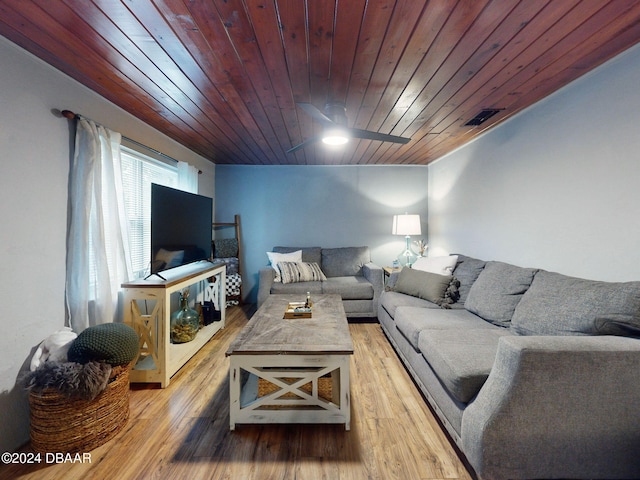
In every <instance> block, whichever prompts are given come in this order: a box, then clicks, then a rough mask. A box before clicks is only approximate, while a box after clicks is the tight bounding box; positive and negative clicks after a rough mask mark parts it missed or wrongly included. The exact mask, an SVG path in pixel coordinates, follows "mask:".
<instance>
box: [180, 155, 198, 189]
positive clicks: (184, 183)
mask: <svg viewBox="0 0 640 480" xmlns="http://www.w3.org/2000/svg"><path fill="white" fill-rule="evenodd" d="M178 188H179V189H180V190H184V191H185V192H189V193H198V169H197V168H196V167H193V166H191V165H189V164H188V163H187V162H178Z"/></svg>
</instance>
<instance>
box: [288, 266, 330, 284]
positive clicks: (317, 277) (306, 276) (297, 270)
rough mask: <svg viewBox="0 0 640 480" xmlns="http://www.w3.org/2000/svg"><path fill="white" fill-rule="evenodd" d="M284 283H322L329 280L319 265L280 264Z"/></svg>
mask: <svg viewBox="0 0 640 480" xmlns="http://www.w3.org/2000/svg"><path fill="white" fill-rule="evenodd" d="M278 268H279V269H280V276H281V277H282V283H296V282H322V281H324V280H326V279H327V277H325V275H324V273H322V270H321V269H320V266H319V265H318V264H317V263H307V262H279V263H278Z"/></svg>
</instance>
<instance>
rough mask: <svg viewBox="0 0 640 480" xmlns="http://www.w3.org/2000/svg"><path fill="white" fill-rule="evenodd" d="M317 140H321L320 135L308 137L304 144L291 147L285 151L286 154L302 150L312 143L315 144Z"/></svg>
mask: <svg viewBox="0 0 640 480" xmlns="http://www.w3.org/2000/svg"><path fill="white" fill-rule="evenodd" d="M319 140H322V135H316V136H314V137H309V138H307V139H306V140H305V141H304V142H302V143H300V144H298V145H296V146H295V147H291V148H290V149H289V150H287V153H293V152H297V151H298V150H300V149H301V148H304V147H306V146H307V145H311V144H312V143H315V142H317V141H319Z"/></svg>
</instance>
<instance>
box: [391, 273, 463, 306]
mask: <svg viewBox="0 0 640 480" xmlns="http://www.w3.org/2000/svg"><path fill="white" fill-rule="evenodd" d="M458 285H459V282H458V281H457V280H456V279H454V278H453V276H451V275H438V274H437V273H431V272H424V271H422V270H414V269H412V268H403V269H402V270H401V271H400V273H399V274H398V279H397V281H396V283H395V285H394V287H393V291H395V292H398V293H404V294H406V295H411V296H412V297H418V298H422V299H423V300H427V301H429V302H432V303H435V304H436V305H440V306H441V307H443V308H449V305H450V304H451V303H453V302H455V300H456V299H457V286H458Z"/></svg>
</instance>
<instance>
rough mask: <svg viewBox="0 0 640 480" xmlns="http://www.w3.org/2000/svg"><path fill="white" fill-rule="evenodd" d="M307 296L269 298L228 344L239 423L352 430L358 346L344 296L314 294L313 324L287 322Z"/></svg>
mask: <svg viewBox="0 0 640 480" xmlns="http://www.w3.org/2000/svg"><path fill="white" fill-rule="evenodd" d="M298 301H304V295H270V296H269V298H268V299H267V301H266V302H265V303H264V304H263V305H262V306H261V307H260V308H259V309H258V311H257V312H256V313H255V315H254V316H253V317H252V318H251V320H249V323H247V325H246V326H245V327H244V329H243V330H242V331H241V332H240V334H239V335H238V337H237V338H236V339H235V340H234V341H233V343H232V344H231V345H230V346H229V349H228V350H227V352H226V355H227V356H228V357H230V367H229V381H230V402H231V403H230V419H229V424H230V428H231V430H234V429H235V426H236V423H340V424H342V423H344V424H345V429H346V430H349V429H350V428H351V425H350V422H351V405H350V391H349V361H350V358H351V357H350V356H351V355H353V343H352V341H351V334H350V333H349V324H348V323H347V317H346V315H345V312H344V308H343V306H342V299H341V297H340V295H320V294H318V295H312V301H313V316H312V318H297V319H284V318H283V316H284V312H285V309H286V307H287V304H288V303H289V302H298Z"/></svg>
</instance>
